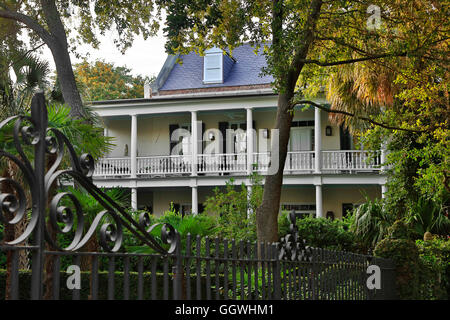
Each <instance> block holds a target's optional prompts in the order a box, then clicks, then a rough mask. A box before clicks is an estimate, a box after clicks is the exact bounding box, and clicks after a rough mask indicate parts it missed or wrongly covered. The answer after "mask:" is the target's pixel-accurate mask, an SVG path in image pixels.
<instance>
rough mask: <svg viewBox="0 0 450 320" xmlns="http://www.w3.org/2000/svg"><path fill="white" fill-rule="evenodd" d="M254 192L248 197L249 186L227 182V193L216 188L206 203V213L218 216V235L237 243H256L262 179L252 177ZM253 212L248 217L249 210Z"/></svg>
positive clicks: (231, 181)
mask: <svg viewBox="0 0 450 320" xmlns="http://www.w3.org/2000/svg"><path fill="white" fill-rule="evenodd" d="M251 180H252V192H251V194H250V197H248V192H247V186H245V184H242V185H240V186H237V185H234V180H233V179H230V181H228V182H227V184H226V187H225V191H223V190H221V189H219V188H215V189H214V195H213V196H211V197H209V198H208V199H207V200H206V202H205V213H206V214H211V215H215V216H217V219H218V220H217V222H218V227H217V230H216V231H217V232H216V235H217V236H219V237H221V238H227V239H235V240H236V241H239V240H245V241H252V242H253V241H256V219H255V216H256V215H255V212H256V208H257V207H258V206H259V205H260V204H261V201H262V193H263V189H262V186H261V177H260V176H258V175H252V176H251ZM248 208H250V210H251V211H252V212H253V213H252V214H251V215H250V216H247V209H248Z"/></svg>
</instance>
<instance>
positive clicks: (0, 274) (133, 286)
mask: <svg viewBox="0 0 450 320" xmlns="http://www.w3.org/2000/svg"><path fill="white" fill-rule="evenodd" d="M133 270H136V269H133ZM144 270H145V269H144ZM108 276H109V275H108V271H99V272H98V288H99V290H98V299H99V300H107V299H108V290H107V289H106V288H108ZM152 276H153V275H152V273H151V272H147V271H144V272H143V273H142V280H143V283H144V286H143V299H144V300H153V299H152V286H151V285H145V284H150V283H152V281H153V280H152ZM172 276H173V274H172V273H171V272H170V271H169V277H170V278H172ZM68 277H69V275H68V274H66V272H64V271H62V272H60V279H61V285H60V288H61V289H60V300H72V290H69V289H67V286H66V285H65V283H66V279H67V278H68ZM138 277H139V275H138V273H137V272H135V271H131V272H130V273H129V293H130V297H129V298H130V300H137V298H138V296H137V293H138V283H139V281H138ZM219 277H221V279H220V282H223V276H221V275H220V276H219ZM5 279H6V271H5V270H2V269H0V288H5ZM210 279H211V283H214V282H215V274H211V275H210ZM90 281H91V279H90V272H83V271H82V272H81V289H80V299H81V300H88V299H89V295H90ZM195 281H196V274H191V283H194V282H195ZM200 281H201V285H202V288H204V287H205V286H206V277H205V275H201V277H200ZM19 283H20V285H19V299H20V300H28V299H30V290H31V283H32V281H31V271H28V270H27V271H26V270H20V271H19ZM124 283H125V282H124V273H123V272H120V271H115V272H114V299H115V300H123V299H124ZM155 285H156V297H155V298H156V299H157V300H162V299H163V297H164V296H163V294H164V292H163V288H164V275H163V274H162V272H157V273H156V283H155ZM169 286H170V287H171V286H172V284H171V283H170V285H169ZM4 294H5V290H0V300H2V301H3V300H4V299H5V296H4ZM212 296H215V290H214V288H212ZM191 297H196V286H195V285H193V286H191ZM201 297H202V299H203V300H204V299H206V292H205V290H202V293H201Z"/></svg>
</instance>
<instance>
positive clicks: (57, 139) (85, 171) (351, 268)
mask: <svg viewBox="0 0 450 320" xmlns="http://www.w3.org/2000/svg"><path fill="white" fill-rule="evenodd" d="M0 137H1V138H2V140H3V141H0V143H1V150H0V160H3V163H6V164H7V165H9V167H8V170H9V171H8V170H4V173H8V174H7V175H6V176H3V177H1V178H0V186H1V188H2V189H1V193H0V226H3V227H4V230H3V233H4V237H3V241H2V242H1V243H0V249H1V253H0V263H1V258H2V257H4V258H6V271H5V272H3V273H0V274H2V275H3V276H2V277H1V278H0V291H1V292H0V297H2V296H3V297H5V298H7V299H43V298H45V299H169V298H170V299H242V300H244V299H246V300H247V299H373V298H382V299H388V298H392V297H393V296H394V291H395V290H394V273H393V266H392V263H391V261H389V260H384V259H377V258H373V257H369V256H363V255H356V254H352V253H345V252H336V251H330V250H322V249H317V248H308V247H305V246H304V244H303V241H302V240H301V239H300V236H299V234H298V231H297V228H296V226H295V217H294V216H293V215H291V227H290V228H291V233H290V234H289V235H287V236H286V237H285V238H283V239H282V241H281V242H280V243H273V244H264V243H261V244H254V243H250V242H242V241H241V242H239V243H236V242H235V241H234V240H227V239H219V238H215V239H209V238H208V237H206V238H204V239H202V238H200V237H196V238H195V239H193V238H192V237H191V236H190V235H187V237H186V238H185V239H181V238H180V235H179V233H178V232H177V231H176V230H175V229H174V228H173V227H172V226H170V225H169V224H164V225H160V224H159V225H152V226H150V224H149V221H150V220H149V216H148V215H147V214H141V215H140V216H139V217H137V218H136V217H132V216H130V215H129V214H128V213H127V211H126V210H124V209H123V208H122V207H121V206H119V205H118V204H117V203H115V202H114V201H113V200H112V199H111V198H110V197H108V195H107V194H105V193H104V192H102V190H100V189H99V188H97V187H96V186H95V185H94V184H93V182H92V179H91V176H92V173H93V171H94V166H95V164H94V160H93V158H92V157H91V156H90V155H88V154H83V155H81V156H78V155H77V154H76V152H75V149H74V147H73V146H72V145H71V143H70V142H69V140H68V139H67V138H66V137H65V136H64V135H63V134H62V133H61V132H60V131H59V130H57V129H54V128H49V127H48V118H47V109H46V106H45V101H44V95H43V94H42V93H38V94H36V95H35V96H34V97H33V100H32V105H31V117H29V116H15V117H11V118H8V119H6V120H4V121H3V122H1V123H0ZM48 157H51V158H52V159H53V162H52V163H50V164H49V162H48V159H47V158H48ZM65 159H69V160H70V163H71V167H70V168H69V169H61V166H62V163H63V160H65ZM46 166H48V168H47V167H46ZM11 168H15V169H14V170H12V169H11ZM8 175H9V176H8ZM67 178H70V179H69V181H71V183H74V184H75V186H78V187H79V188H82V189H83V190H85V191H86V192H87V193H89V194H90V195H91V196H92V197H93V198H94V199H95V200H96V201H97V202H98V203H99V204H101V206H102V207H103V208H104V210H102V211H101V212H99V213H98V214H97V215H96V216H95V217H91V219H90V221H87V220H88V219H87V217H86V215H85V213H84V211H83V208H82V206H81V204H80V201H79V200H78V199H77V198H76V197H75V196H74V195H73V194H72V193H70V192H67V191H58V189H57V188H55V186H62V181H66V183H67V181H68V180H67ZM19 224H23V225H25V228H24V229H23V230H22V232H21V234H16V232H13V234H14V235H13V236H12V237H11V232H9V233H8V230H9V231H10V230H11V228H14V226H17V225H19ZM156 228H160V229H161V232H160V236H158V237H156V238H155V237H154V236H152V235H151V233H152V234H154V231H155V230H157V229H156ZM13 230H14V229H13ZM16 231H17V230H16ZM62 235H64V236H65V238H64V239H66V240H67V237H68V235H70V236H71V240H70V243H68V244H67V243H65V244H61V243H60V240H61V239H62ZM8 237H9V238H8ZM129 238H130V239H131V238H132V239H133V241H134V242H136V241H139V242H140V243H141V244H142V246H141V249H142V252H140V253H139V252H137V251H133V253H130V252H127V250H126V249H124V246H123V243H124V242H125V243H126V242H127V241H128V240H127V239H129ZM66 242H67V241H66ZM89 242H95V243H96V244H97V245H98V246H99V247H100V248H101V250H96V251H86V250H85V247H86V245H87V244H88V243H89ZM21 256H22V257H23V256H25V258H26V259H29V261H30V264H31V266H30V268H29V269H30V270H27V269H28V268H26V267H25V268H23V266H21V263H20V258H21ZM83 261H84V262H85V263H84V266H83ZM369 264H376V265H378V266H379V267H380V268H381V289H380V290H375V291H373V290H369V289H368V287H367V286H366V280H367V276H368V275H367V267H368V266H369ZM80 266H81V267H82V269H83V270H81V272H79V273H77V270H76V269H77V268H79V267H80ZM68 267H69V268H68ZM71 268H72V269H71ZM74 268H75V269H74ZM66 271H73V272H74V273H73V274H72V273H70V272H69V273H67V272H66ZM74 277H78V278H79V279H78V280H77V279H75V278H74ZM72 280H73V282H71V281H72Z"/></svg>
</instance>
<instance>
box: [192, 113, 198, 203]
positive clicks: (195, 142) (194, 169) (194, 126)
mask: <svg viewBox="0 0 450 320" xmlns="http://www.w3.org/2000/svg"><path fill="white" fill-rule="evenodd" d="M191 148H192V175H193V176H196V175H197V158H198V156H197V155H198V127H197V111H191ZM192 192H193V191H192ZM192 207H193V206H192Z"/></svg>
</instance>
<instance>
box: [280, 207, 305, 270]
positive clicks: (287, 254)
mask: <svg viewBox="0 0 450 320" xmlns="http://www.w3.org/2000/svg"><path fill="white" fill-rule="evenodd" d="M288 218H289V221H290V222H291V224H290V225H289V233H288V234H287V235H286V236H284V237H282V238H281V241H280V243H279V244H278V253H279V256H278V258H279V259H280V260H290V261H305V262H309V261H311V259H312V252H311V248H310V247H309V246H306V241H305V239H303V238H301V236H300V234H299V232H298V227H297V225H296V219H297V218H296V215H295V212H294V211H291V212H290V213H289V217H288Z"/></svg>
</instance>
